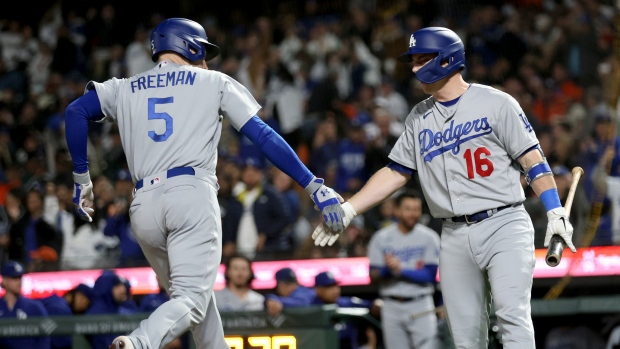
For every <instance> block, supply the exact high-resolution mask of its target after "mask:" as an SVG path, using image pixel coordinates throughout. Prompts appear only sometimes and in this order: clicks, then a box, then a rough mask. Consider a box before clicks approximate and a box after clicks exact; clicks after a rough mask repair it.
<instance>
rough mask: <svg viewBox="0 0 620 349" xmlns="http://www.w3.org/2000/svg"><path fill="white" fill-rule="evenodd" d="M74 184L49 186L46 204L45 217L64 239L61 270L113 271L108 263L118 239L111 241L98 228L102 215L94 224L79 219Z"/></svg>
mask: <svg viewBox="0 0 620 349" xmlns="http://www.w3.org/2000/svg"><path fill="white" fill-rule="evenodd" d="M72 186H73V181H72V180H69V182H63V181H59V182H58V183H56V184H54V183H51V182H50V183H48V185H47V193H46V195H45V198H44V200H43V202H44V205H43V206H44V216H46V217H48V218H47V219H46V220H47V222H49V223H50V224H52V223H53V224H54V226H55V227H56V229H58V231H59V232H60V233H61V234H62V236H63V245H62V252H61V254H60V269H62V270H73V269H94V268H105V267H112V265H111V263H110V262H109V258H110V254H111V252H110V251H112V249H113V248H114V247H116V245H118V238H116V237H108V236H105V235H104V234H103V230H102V229H100V228H99V222H100V219H99V217H100V215H98V214H95V215H94V217H93V218H94V219H93V222H90V223H89V222H86V221H84V220H82V219H80V218H79V217H78V216H77V214H76V213H75V210H74V207H73V199H72V198H73V190H72Z"/></svg>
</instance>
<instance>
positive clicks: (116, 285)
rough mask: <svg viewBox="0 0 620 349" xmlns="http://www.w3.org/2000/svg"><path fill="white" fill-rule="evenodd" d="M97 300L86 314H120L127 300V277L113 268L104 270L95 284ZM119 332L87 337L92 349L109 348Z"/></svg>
mask: <svg viewBox="0 0 620 349" xmlns="http://www.w3.org/2000/svg"><path fill="white" fill-rule="evenodd" d="M93 289H94V290H95V300H94V301H93V303H92V304H91V306H90V308H89V309H88V310H87V311H86V315H103V314H118V313H119V311H120V307H121V304H123V302H125V301H126V300H127V287H126V286H125V278H121V277H120V276H118V275H117V274H116V273H114V271H112V270H109V269H108V270H104V271H103V273H102V274H101V275H100V276H99V277H98V278H97V280H95V284H94V285H93ZM120 335H122V334H119V333H110V334H102V335H88V336H86V339H87V340H88V342H89V343H90V345H91V347H92V349H108V348H109V347H110V343H112V341H113V340H114V338H116V337H118V336H120Z"/></svg>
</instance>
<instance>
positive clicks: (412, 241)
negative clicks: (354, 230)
mask: <svg viewBox="0 0 620 349" xmlns="http://www.w3.org/2000/svg"><path fill="white" fill-rule="evenodd" d="M388 253H391V254H393V255H394V256H396V257H397V258H398V259H400V261H401V266H402V268H403V269H420V268H422V267H423V266H424V265H426V264H432V265H438V264H439V235H438V234H437V233H436V232H435V231H434V230H432V229H430V228H429V227H426V226H424V225H422V224H416V225H415V226H414V228H413V230H411V231H410V232H408V233H406V234H404V233H403V232H401V231H400V230H399V229H398V224H391V225H389V226H387V227H385V228H383V229H381V230H378V231H377V232H376V233H375V234H374V235H373V237H372V239H371V240H370V243H369V245H368V259H369V260H370V265H371V266H372V267H384V266H385V259H384V257H385V255H386V254H388ZM434 292H435V289H434V287H433V285H421V284H416V283H412V282H406V281H401V280H395V279H392V280H384V281H382V282H381V284H380V285H379V294H380V295H381V297H383V298H384V302H385V304H384V306H383V307H382V309H381V319H382V320H381V321H382V323H383V326H381V328H382V331H383V338H384V344H385V347H386V349H402V348H411V349H437V348H438V345H439V337H438V332H437V316H436V315H435V312H434V311H433V310H434V309H435V303H434V300H433V297H432V295H433V294H434ZM423 295H426V296H425V297H421V298H416V299H415V300H413V301H408V302H399V301H396V300H392V299H390V298H387V296H396V297H405V298H408V297H416V296H423Z"/></svg>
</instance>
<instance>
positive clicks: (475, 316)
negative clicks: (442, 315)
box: [439, 222, 490, 349]
mask: <svg viewBox="0 0 620 349" xmlns="http://www.w3.org/2000/svg"><path fill="white" fill-rule="evenodd" d="M470 233H472V231H471V228H470V227H469V226H467V225H466V224H460V223H450V222H445V223H444V225H443V230H442V233H441V251H440V254H439V277H440V282H441V290H442V295H443V301H444V306H445V309H446V318H447V320H448V325H449V327H450V332H451V333H452V337H453V339H454V344H455V347H456V348H458V349H478V348H486V347H487V342H488V330H487V327H488V321H489V320H488V311H489V300H490V298H489V297H490V296H489V290H488V288H487V286H486V282H485V279H486V276H485V275H484V273H483V272H482V271H481V269H480V267H479V266H478V264H477V263H476V261H475V259H474V256H473V254H472V249H471V245H470Z"/></svg>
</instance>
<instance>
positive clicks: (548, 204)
mask: <svg viewBox="0 0 620 349" xmlns="http://www.w3.org/2000/svg"><path fill="white" fill-rule="evenodd" d="M541 162H542V163H541ZM519 163H520V164H521V166H522V167H523V168H524V169H525V171H526V175H527V176H528V177H529V180H530V183H529V184H530V186H531V187H532V190H534V192H535V193H536V195H538V197H539V198H540V200H541V201H542V203H543V205H544V206H545V209H546V210H547V211H549V210H552V209H554V208H557V207H560V206H561V204H560V197H559V195H558V190H557V187H556V185H555V180H554V179H553V176H552V175H551V169H550V168H549V165H548V164H547V163H546V161H544V159H543V157H542V154H541V152H540V151H538V149H534V150H531V151H529V152H527V153H525V154H524V155H523V156H521V157H520V158H519Z"/></svg>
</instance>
